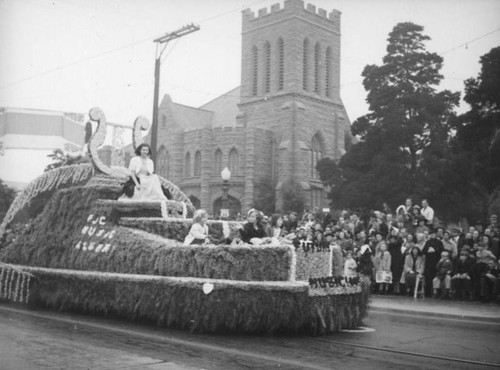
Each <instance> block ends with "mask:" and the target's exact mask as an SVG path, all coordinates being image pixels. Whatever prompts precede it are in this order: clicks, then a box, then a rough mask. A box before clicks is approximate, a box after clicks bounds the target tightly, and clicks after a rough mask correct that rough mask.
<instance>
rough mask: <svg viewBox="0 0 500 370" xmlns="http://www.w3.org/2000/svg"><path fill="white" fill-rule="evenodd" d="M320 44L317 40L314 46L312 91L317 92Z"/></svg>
mask: <svg viewBox="0 0 500 370" xmlns="http://www.w3.org/2000/svg"><path fill="white" fill-rule="evenodd" d="M320 58H321V46H320V45H319V42H318V43H316V46H315V47H314V92H315V93H318V94H319V70H320Z"/></svg>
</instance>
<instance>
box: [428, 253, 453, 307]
mask: <svg viewBox="0 0 500 370" xmlns="http://www.w3.org/2000/svg"><path fill="white" fill-rule="evenodd" d="M452 270H453V264H452V263H451V260H450V253H449V252H448V251H442V252H441V259H440V260H439V262H438V263H437V265H436V276H435V277H434V279H433V280H432V287H433V288H434V294H433V297H434V298H437V296H438V291H440V293H441V298H448V297H449V295H450V287H451V272H452Z"/></svg>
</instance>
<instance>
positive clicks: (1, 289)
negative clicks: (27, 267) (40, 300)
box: [0, 262, 33, 303]
mask: <svg viewBox="0 0 500 370" xmlns="http://www.w3.org/2000/svg"><path fill="white" fill-rule="evenodd" d="M32 277H33V274H31V273H29V272H26V271H23V270H21V269H20V268H18V267H16V266H13V265H9V264H7V263H2V262H0V299H5V300H9V301H12V302H19V303H28V301H29V297H30V281H31V278H32Z"/></svg>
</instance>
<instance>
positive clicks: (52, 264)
mask: <svg viewBox="0 0 500 370" xmlns="http://www.w3.org/2000/svg"><path fill="white" fill-rule="evenodd" d="M89 115H90V118H91V120H93V121H95V122H97V124H98V125H97V129H96V131H95V133H94V134H93V136H92V138H91V141H90V143H89V146H88V156H89V159H90V161H89V162H90V163H81V164H75V165H72V166H65V167H60V168H57V169H54V170H51V171H49V172H46V173H45V174H44V175H42V176H41V177H39V178H37V179H36V180H34V181H33V182H32V183H31V184H29V185H28V186H27V187H26V188H25V189H24V190H23V191H22V192H21V193H20V194H18V196H17V197H16V199H15V200H14V202H13V204H12V205H11V207H10V209H9V211H8V213H7V214H6V216H5V218H4V220H3V222H2V224H1V225H0V235H2V236H3V238H2V240H3V243H2V244H3V245H2V247H1V249H0V301H1V300H10V301H14V302H20V303H21V304H28V305H33V306H43V307H47V308H50V309H54V310H60V311H73V312H83V313H90V314H95V315H105V316H108V315H109V316H113V317H121V318H125V319H129V320H144V321H149V322H154V323H156V324H157V325H159V326H162V327H169V328H181V329H188V330H191V331H193V332H233V333H252V334H263V333H304V334H311V335H318V334H325V333H332V332H336V331H339V330H342V329H353V328H355V327H357V326H359V324H360V322H361V320H362V319H363V317H364V316H365V315H366V312H367V305H368V291H369V283H368V282H367V281H366V280H364V279H363V278H360V277H359V276H354V277H345V276H342V255H341V253H340V250H339V249H336V248H335V247H330V246H329V245H326V246H325V245H315V244H313V243H310V242H307V243H306V242H302V243H300V244H298V243H295V244H293V243H290V242H287V241H278V240H276V241H275V242H273V243H270V244H265V245H259V246H255V245H250V244H245V243H242V242H238V243H236V242H234V241H233V242H232V243H230V244H228V243H227V241H230V240H237V238H236V237H237V236H238V233H239V229H240V227H241V223H239V222H235V221H215V220H214V221H209V223H208V226H209V233H210V235H211V237H212V239H213V240H224V241H226V242H224V243H219V244H204V245H190V246H183V240H184V238H185V236H186V235H187V233H188V231H189V228H190V226H191V224H192V219H191V217H192V215H193V213H194V211H195V209H194V207H193V205H192V204H191V202H190V200H189V198H188V197H187V196H186V195H185V194H184V193H183V192H182V191H181V190H180V189H179V188H178V187H177V186H175V185H174V184H173V183H171V182H170V181H168V180H167V179H164V178H161V183H162V186H163V187H164V188H165V189H168V191H169V193H170V194H171V198H172V199H171V200H168V201H164V202H123V201H119V200H117V199H118V197H119V194H120V191H121V190H122V184H123V183H124V182H125V181H126V180H127V179H128V176H129V173H128V171H127V170H126V169H125V168H124V167H111V166H107V165H105V164H104V163H103V162H102V161H101V160H100V159H99V156H98V147H99V146H100V145H102V144H103V142H104V135H105V130H106V118H105V116H104V113H103V112H102V111H101V110H100V109H99V108H93V109H92V110H91V111H90V113H89ZM148 125H149V123H148V122H147V120H146V119H145V118H143V117H139V118H138V119H136V121H135V123H134V128H133V146H134V147H137V146H138V145H139V144H140V143H141V142H142V135H141V130H145V129H147V128H148ZM54 190H55V191H54ZM48 191H52V193H51V194H52V195H51V196H50V197H49V198H48V200H47V201H46V203H45V204H44V206H43V210H42V211H41V212H40V213H39V214H38V215H37V216H36V217H35V218H34V219H33V220H31V221H30V222H29V223H28V224H27V225H25V226H24V227H23V228H22V231H20V232H17V233H16V234H15V236H14V237H12V236H11V238H10V240H9V241H8V242H6V238H5V235H6V230H8V228H9V227H10V225H11V224H13V223H14V221H15V219H16V215H17V214H18V213H19V212H20V210H22V209H23V208H25V207H27V206H28V205H29V204H30V203H31V202H33V201H34V200H35V199H37V197H38V196H40V194H42V193H45V194H46V193H47V192H48Z"/></svg>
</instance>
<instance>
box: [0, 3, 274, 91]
mask: <svg viewBox="0 0 500 370" xmlns="http://www.w3.org/2000/svg"><path fill="white" fill-rule="evenodd" d="M21 1H22V2H25V3H28V4H31V5H37V6H43V5H39V4H35V3H32V2H30V1H26V0H21ZM263 1H267V0H257V1H254V2H252V3H249V4H248V5H244V6H243V7H250V6H252V5H255V4H257V3H261V2H263ZM43 7H44V8H47V7H46V6H43ZM240 9H241V7H239V8H236V9H233V10H230V11H226V12H224V13H220V14H218V15H214V16H212V17H208V18H205V19H202V20H200V21H198V22H195V23H198V24H200V23H204V22H207V21H209V20H213V19H216V18H218V17H222V16H224V15H227V14H230V13H233V12H235V11H238V10H240ZM154 37H156V35H155V36H151V37H148V38H145V39H141V40H138V41H135V42H132V43H129V44H126V45H122V46H119V47H117V48H114V49H111V50H107V51H104V52H102V53H99V54H96V55H92V56H89V57H86V58H82V59H79V60H76V61H74V62H70V63H67V64H64V65H61V66H57V67H55V68H51V69H48V70H45V71H43V72H40V73H37V74H34V75H32V76H29V77H26V78H23V79H20V80H17V81H14V82H10V83H7V84H4V85H1V86H0V90H2V89H5V88H7V87H11V86H14V85H18V84H20V83H23V82H26V81H30V80H33V79H35V78H38V77H41V76H44V75H46V74H50V73H54V72H56V71H60V70H62V69H65V68H68V67H72V66H75V65H78V64H81V63H84V62H88V61H90V60H93V59H97V58H100V57H102V56H104V55H108V54H111V53H115V52H117V51H120V50H123V49H127V48H129V47H132V46H136V45H139V44H142V43H143V42H146V41H151V39H153V38H154Z"/></svg>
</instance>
